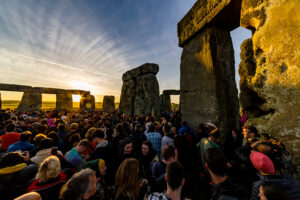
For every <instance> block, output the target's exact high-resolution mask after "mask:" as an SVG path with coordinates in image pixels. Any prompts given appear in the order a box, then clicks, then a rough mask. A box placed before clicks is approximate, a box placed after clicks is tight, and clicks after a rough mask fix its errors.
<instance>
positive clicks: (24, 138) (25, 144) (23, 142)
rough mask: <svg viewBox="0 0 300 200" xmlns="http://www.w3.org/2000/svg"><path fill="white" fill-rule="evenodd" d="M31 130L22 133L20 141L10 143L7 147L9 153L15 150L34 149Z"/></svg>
mask: <svg viewBox="0 0 300 200" xmlns="http://www.w3.org/2000/svg"><path fill="white" fill-rule="evenodd" d="M31 135H32V134H31V132H30V131H25V132H23V133H21V135H20V141H19V142H16V143H14V144H12V145H10V146H9V147H8V149H7V153H9V152H14V151H31V150H33V149H34V145H33V144H30V141H31Z"/></svg>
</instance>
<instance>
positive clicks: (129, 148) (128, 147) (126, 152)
mask: <svg viewBox="0 0 300 200" xmlns="http://www.w3.org/2000/svg"><path fill="white" fill-rule="evenodd" d="M120 146H121V147H120V150H121V151H120V154H119V164H121V163H122V162H123V161H124V160H125V159H126V158H136V157H137V156H136V154H135V152H134V150H133V140H132V139H131V138H130V137H127V138H125V139H124V140H122V141H121V144H120Z"/></svg>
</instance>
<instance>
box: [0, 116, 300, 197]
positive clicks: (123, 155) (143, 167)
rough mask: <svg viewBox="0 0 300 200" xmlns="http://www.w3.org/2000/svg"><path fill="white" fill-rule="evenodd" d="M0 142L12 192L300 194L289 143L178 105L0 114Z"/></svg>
mask: <svg viewBox="0 0 300 200" xmlns="http://www.w3.org/2000/svg"><path fill="white" fill-rule="evenodd" d="M235 128H237V127H235ZM0 142H1V143H0V153H1V158H0V191H1V193H2V194H4V195H3V196H2V197H3V199H18V200H24V199H43V200H47V199H60V200H82V199H99V200H105V199H107V200H115V199H116V200H138V199H149V200H158V199H174V200H175V199H199V198H201V199H213V200H215V199H222V198H229V199H262V200H267V199H268V200H271V199H272V200H273V199H297V198H300V184H299V183H298V182H297V181H296V180H295V179H293V178H290V177H287V176H286V175H287V174H285V173H284V172H285V171H284V169H285V168H286V163H285V161H284V159H283V156H282V155H283V154H284V153H286V150H285V148H284V144H283V143H282V142H279V141H278V140H276V138H274V137H272V136H270V135H266V134H265V135H263V134H259V133H258V131H257V130H256V129H255V128H254V127H252V126H243V127H242V128H241V129H233V130H232V132H231V133H224V132H222V131H220V129H219V128H218V127H217V126H216V125H215V124H213V123H211V122H207V123H202V124H199V125H198V126H197V127H190V126H189V123H188V122H186V121H182V120H181V114H180V112H179V111H170V112H167V113H163V114H162V115H161V118H159V119H154V118H153V117H152V116H151V115H149V116H145V115H140V116H137V115H126V114H123V113H120V112H118V111H115V112H110V113H107V112H103V111H93V112H88V111H73V112H61V113H58V112H56V111H36V112H27V113H19V112H17V111H1V113H0ZM298 187H299V188H298ZM199 191H201V192H199ZM1 199H2V198H1Z"/></svg>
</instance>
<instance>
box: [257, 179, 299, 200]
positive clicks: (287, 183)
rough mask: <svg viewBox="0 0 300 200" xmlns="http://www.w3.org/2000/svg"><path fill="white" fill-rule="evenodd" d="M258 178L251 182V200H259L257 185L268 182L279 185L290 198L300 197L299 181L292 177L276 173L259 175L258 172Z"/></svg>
mask: <svg viewBox="0 0 300 200" xmlns="http://www.w3.org/2000/svg"><path fill="white" fill-rule="evenodd" d="M258 176H259V178H260V180H258V181H256V182H254V183H253V186H252V194H251V200H259V199H260V198H259V196H258V194H259V187H260V186H261V185H262V184H263V183H266V182H267V183H270V184H273V185H276V186H279V187H281V188H282V189H283V190H285V191H286V192H287V193H288V194H289V196H290V197H291V198H292V199H300V183H299V182H298V181H296V180H295V179H293V178H290V177H286V176H283V177H281V176H277V175H261V174H258Z"/></svg>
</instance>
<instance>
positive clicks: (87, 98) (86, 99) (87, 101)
mask: <svg viewBox="0 0 300 200" xmlns="http://www.w3.org/2000/svg"><path fill="white" fill-rule="evenodd" d="M80 109H81V110H89V111H92V110H95V97H94V96H93V95H90V94H84V95H83V96H81V99H80Z"/></svg>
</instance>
